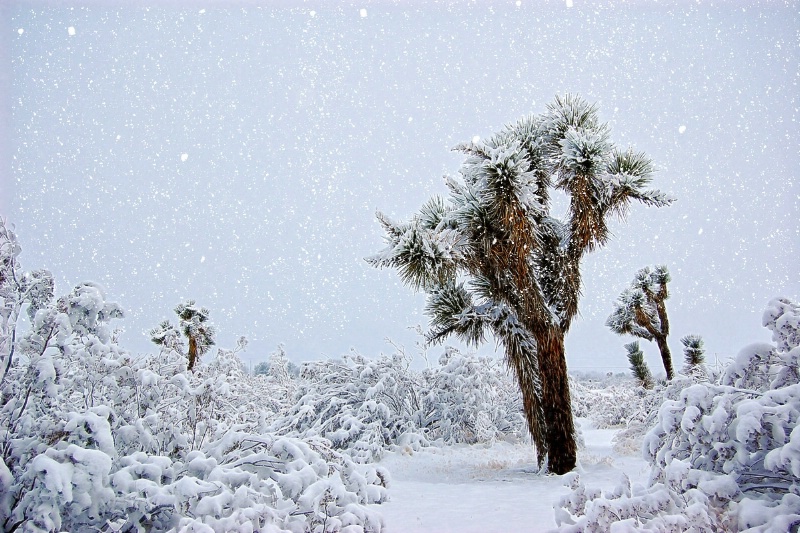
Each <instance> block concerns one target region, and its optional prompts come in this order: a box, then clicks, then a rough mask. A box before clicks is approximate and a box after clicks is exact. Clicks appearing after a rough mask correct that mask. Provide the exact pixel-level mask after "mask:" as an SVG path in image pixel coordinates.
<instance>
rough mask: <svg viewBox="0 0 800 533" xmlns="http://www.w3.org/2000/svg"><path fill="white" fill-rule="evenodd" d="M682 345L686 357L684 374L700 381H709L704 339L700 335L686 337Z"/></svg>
mask: <svg viewBox="0 0 800 533" xmlns="http://www.w3.org/2000/svg"><path fill="white" fill-rule="evenodd" d="M681 344H683V357H684V367H683V373H684V374H686V375H688V376H692V377H694V378H697V379H699V380H706V379H708V374H707V372H706V368H705V362H706V356H705V349H704V348H703V338H702V337H701V336H700V335H686V336H685V337H683V338H682V339H681Z"/></svg>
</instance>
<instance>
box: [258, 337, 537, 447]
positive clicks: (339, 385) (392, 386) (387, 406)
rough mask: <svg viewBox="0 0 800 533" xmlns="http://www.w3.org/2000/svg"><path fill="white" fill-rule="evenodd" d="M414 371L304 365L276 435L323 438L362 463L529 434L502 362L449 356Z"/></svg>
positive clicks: (350, 359)
mask: <svg viewBox="0 0 800 533" xmlns="http://www.w3.org/2000/svg"><path fill="white" fill-rule="evenodd" d="M409 363H410V359H409V358H408V357H407V356H405V355H404V354H403V353H402V352H397V353H395V354H394V355H392V356H385V355H384V356H381V357H380V358H378V359H368V358H366V357H363V356H361V355H359V354H356V353H352V354H349V355H347V356H345V357H344V358H342V359H341V360H328V361H317V362H311V363H305V364H304V365H303V366H302V367H301V379H300V380H299V384H298V387H299V389H298V392H297V393H296V396H295V400H294V403H293V405H292V406H291V407H290V408H289V409H288V410H287V411H286V412H285V414H283V416H281V417H279V418H278V419H277V420H276V421H275V423H274V424H273V425H272V426H271V429H272V430H273V431H275V432H277V433H280V434H287V435H292V436H297V437H302V438H308V437H316V436H320V437H325V438H326V439H329V440H330V441H331V442H332V443H333V445H334V446H335V447H336V448H338V449H341V450H343V451H345V452H346V453H348V454H350V455H351V456H352V457H353V458H354V459H355V460H356V461H357V462H361V463H367V462H372V461H375V460H377V459H379V458H380V457H381V456H382V455H383V453H384V451H386V450H389V449H394V448H395V447H398V446H400V447H405V446H410V447H411V448H412V449H413V448H418V447H419V446H424V445H428V444H429V443H430V441H434V440H441V441H442V442H445V443H456V442H467V443H474V442H488V441H491V440H493V439H496V438H509V437H510V438H521V437H522V436H523V435H524V434H525V426H524V419H523V417H522V412H521V405H520V403H521V400H520V398H519V392H518V389H517V388H516V386H515V384H514V382H513V380H512V379H511V377H510V376H509V374H508V372H507V370H506V369H505V368H504V367H503V366H502V364H501V363H499V362H498V361H496V360H493V359H489V358H484V357H478V356H475V355H471V354H462V353H461V352H459V351H458V350H455V349H453V348H447V349H446V350H445V353H444V354H443V355H442V357H441V358H440V360H439V366H437V367H433V368H428V369H426V370H424V371H422V372H417V371H414V370H412V369H410V367H409ZM275 365H276V363H275V361H274V360H273V362H272V363H271V366H270V368H273V367H274V366H275Z"/></svg>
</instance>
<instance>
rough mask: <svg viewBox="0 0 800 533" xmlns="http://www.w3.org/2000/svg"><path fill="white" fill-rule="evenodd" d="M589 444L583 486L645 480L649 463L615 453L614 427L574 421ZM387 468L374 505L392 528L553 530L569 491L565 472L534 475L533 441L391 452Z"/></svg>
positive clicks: (486, 532)
mask: <svg viewBox="0 0 800 533" xmlns="http://www.w3.org/2000/svg"><path fill="white" fill-rule="evenodd" d="M579 423H580V426H581V430H582V432H583V436H584V439H585V442H586V447H585V448H584V449H583V450H581V451H580V453H579V461H580V465H579V467H578V472H579V473H580V475H581V478H582V479H583V480H584V481H585V482H587V484H589V485H592V486H594V487H598V488H602V489H606V488H611V487H613V486H614V485H616V484H617V482H618V481H619V479H620V477H621V475H622V473H623V472H624V473H625V474H627V475H628V476H629V477H630V479H631V481H632V482H633V483H637V482H639V483H644V482H645V481H646V478H647V464H646V463H645V461H644V460H643V459H642V458H640V457H638V456H636V457H631V456H623V455H619V454H617V453H615V452H614V451H613V450H612V446H611V440H612V438H613V437H614V434H615V433H616V431H617V430H616V429H594V428H593V427H592V425H591V423H590V422H589V421H588V420H586V419H579ZM380 464H381V466H383V467H385V468H386V469H388V470H389V472H391V475H392V484H391V485H390V495H391V500H390V501H389V502H386V503H384V504H381V505H375V506H373V507H374V508H375V509H376V510H378V511H379V512H381V513H382V514H383V516H384V518H385V519H386V525H387V531H388V532H389V533H414V532H418V533H421V532H435V533H447V532H453V533H456V532H457V533H470V532H474V533H479V532H480V533H492V532H497V533H501V532H503V533H505V532H508V531H515V532H531V533H533V532H540V531H548V530H552V529H555V527H556V523H555V520H554V517H553V505H554V504H555V503H556V502H557V501H558V498H559V497H560V496H561V495H563V494H567V492H569V491H568V489H567V487H565V486H564V483H563V478H562V476H551V475H544V476H543V475H540V474H538V473H536V468H535V464H536V457H535V454H534V452H533V448H532V447H531V446H530V445H526V444H521V443H515V444H512V443H508V442H496V443H494V444H492V445H474V446H468V445H457V446H448V447H443V448H438V447H431V448H423V449H422V450H420V451H417V452H412V451H411V450H410V449H408V450H406V451H405V452H393V453H389V454H387V455H386V456H385V457H384V458H383V460H382V461H381V463H380Z"/></svg>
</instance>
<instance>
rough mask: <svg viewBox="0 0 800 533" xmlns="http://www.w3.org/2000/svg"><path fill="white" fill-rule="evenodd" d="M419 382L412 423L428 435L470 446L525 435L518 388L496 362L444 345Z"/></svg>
mask: <svg viewBox="0 0 800 533" xmlns="http://www.w3.org/2000/svg"><path fill="white" fill-rule="evenodd" d="M423 381H424V383H425V385H426V386H425V390H426V391H427V393H426V394H424V395H423V396H422V411H421V413H420V418H418V423H419V425H420V427H421V428H425V429H427V432H426V436H428V437H429V438H431V439H442V440H443V441H444V442H446V443H457V442H464V443H468V444H473V443H476V442H491V441H493V440H495V439H498V438H507V437H513V438H517V439H519V438H525V437H526V435H527V430H526V426H525V419H524V417H523V416H522V398H521V396H520V393H519V387H518V386H517V384H516V382H515V381H514V379H513V378H512V377H511V375H510V374H509V373H508V370H507V369H506V368H505V367H504V365H503V364H502V363H501V362H500V361H497V360H496V359H491V358H488V357H478V356H476V355H470V354H462V353H461V352H459V351H458V350H456V349H454V348H451V347H447V348H446V349H445V352H444V353H443V354H442V356H441V357H440V358H439V367H438V368H433V369H427V370H426V371H425V372H424V373H423Z"/></svg>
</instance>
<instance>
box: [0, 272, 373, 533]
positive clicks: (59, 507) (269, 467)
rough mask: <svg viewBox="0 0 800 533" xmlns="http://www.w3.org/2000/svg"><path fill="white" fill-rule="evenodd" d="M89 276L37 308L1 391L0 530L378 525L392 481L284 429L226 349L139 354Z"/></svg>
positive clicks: (369, 528) (290, 528)
mask: <svg viewBox="0 0 800 533" xmlns="http://www.w3.org/2000/svg"><path fill="white" fill-rule="evenodd" d="M121 314H122V313H121V311H120V309H119V307H118V306H117V305H116V304H113V303H110V302H108V301H107V300H106V297H105V294H104V292H103V289H102V288H101V287H99V286H98V285H96V284H93V283H83V284H81V285H79V286H78V287H76V289H75V290H74V291H73V292H72V293H70V294H69V295H68V296H66V297H63V298H60V299H59V300H58V301H57V302H56V303H55V304H52V305H47V306H45V307H43V308H42V309H39V310H38V312H37V313H36V314H35V317H34V320H33V323H32V326H31V329H30V331H29V332H28V333H27V334H26V335H25V336H24V337H22V338H21V339H19V340H18V342H17V350H18V354H19V355H18V356H17V357H16V358H15V361H14V364H13V365H12V366H11V367H10V369H9V374H8V376H7V379H6V380H5V381H4V382H3V384H2V387H0V456H1V457H2V462H0V527H2V529H3V530H19V531H30V532H34V531H36V532H49V531H65V530H66V531H87V530H97V531H170V530H171V531H179V530H180V531H256V530H258V531H291V532H305V531H315V532H316V531H319V532H322V531H325V532H328V531H345V530H346V531H364V530H367V531H379V530H380V529H381V528H382V527H383V525H382V520H381V518H380V516H379V515H377V514H376V513H375V512H374V511H371V510H370V509H369V508H368V507H367V506H366V504H369V503H379V502H381V501H384V500H385V499H386V497H387V496H386V485H387V483H388V476H387V475H386V473H385V472H383V471H381V470H380V469H376V468H375V467H370V466H359V465H356V464H355V463H354V462H353V460H352V459H351V458H350V457H349V456H347V455H343V454H341V453H340V452H338V451H336V450H334V449H332V447H331V444H330V442H328V441H326V440H323V439H313V438H307V439H304V440H300V439H296V438H292V437H286V436H283V437H281V436H276V435H274V434H272V433H269V432H268V431H267V429H266V428H267V426H268V423H269V422H270V421H271V420H272V419H274V418H275V415H276V413H274V412H273V411H271V410H270V408H269V405H270V403H269V402H266V404H265V405H264V404H262V403H261V400H262V399H263V398H264V394H265V389H264V388H262V387H261V385H262V384H263V380H257V379H255V378H252V377H250V376H248V375H247V374H246V372H245V371H244V368H243V365H242V363H241V361H240V360H239V358H238V357H237V356H236V354H235V353H234V352H232V351H228V350H218V352H217V355H216V357H215V358H214V360H213V361H211V362H210V363H209V364H205V365H203V364H199V365H198V366H196V368H195V372H193V373H192V372H188V371H187V359H186V357H185V356H184V355H183V354H182V353H180V352H178V351H176V349H175V348H176V347H177V345H174V344H172V343H165V344H164V345H163V346H162V348H163V349H162V350H161V352H160V353H159V354H157V355H145V356H140V357H134V356H132V355H131V354H129V353H128V352H126V351H125V350H124V349H122V348H121V347H120V346H119V345H118V344H117V342H116V339H115V337H114V335H113V332H112V330H111V327H110V321H111V320H112V319H114V318H119V317H121Z"/></svg>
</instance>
